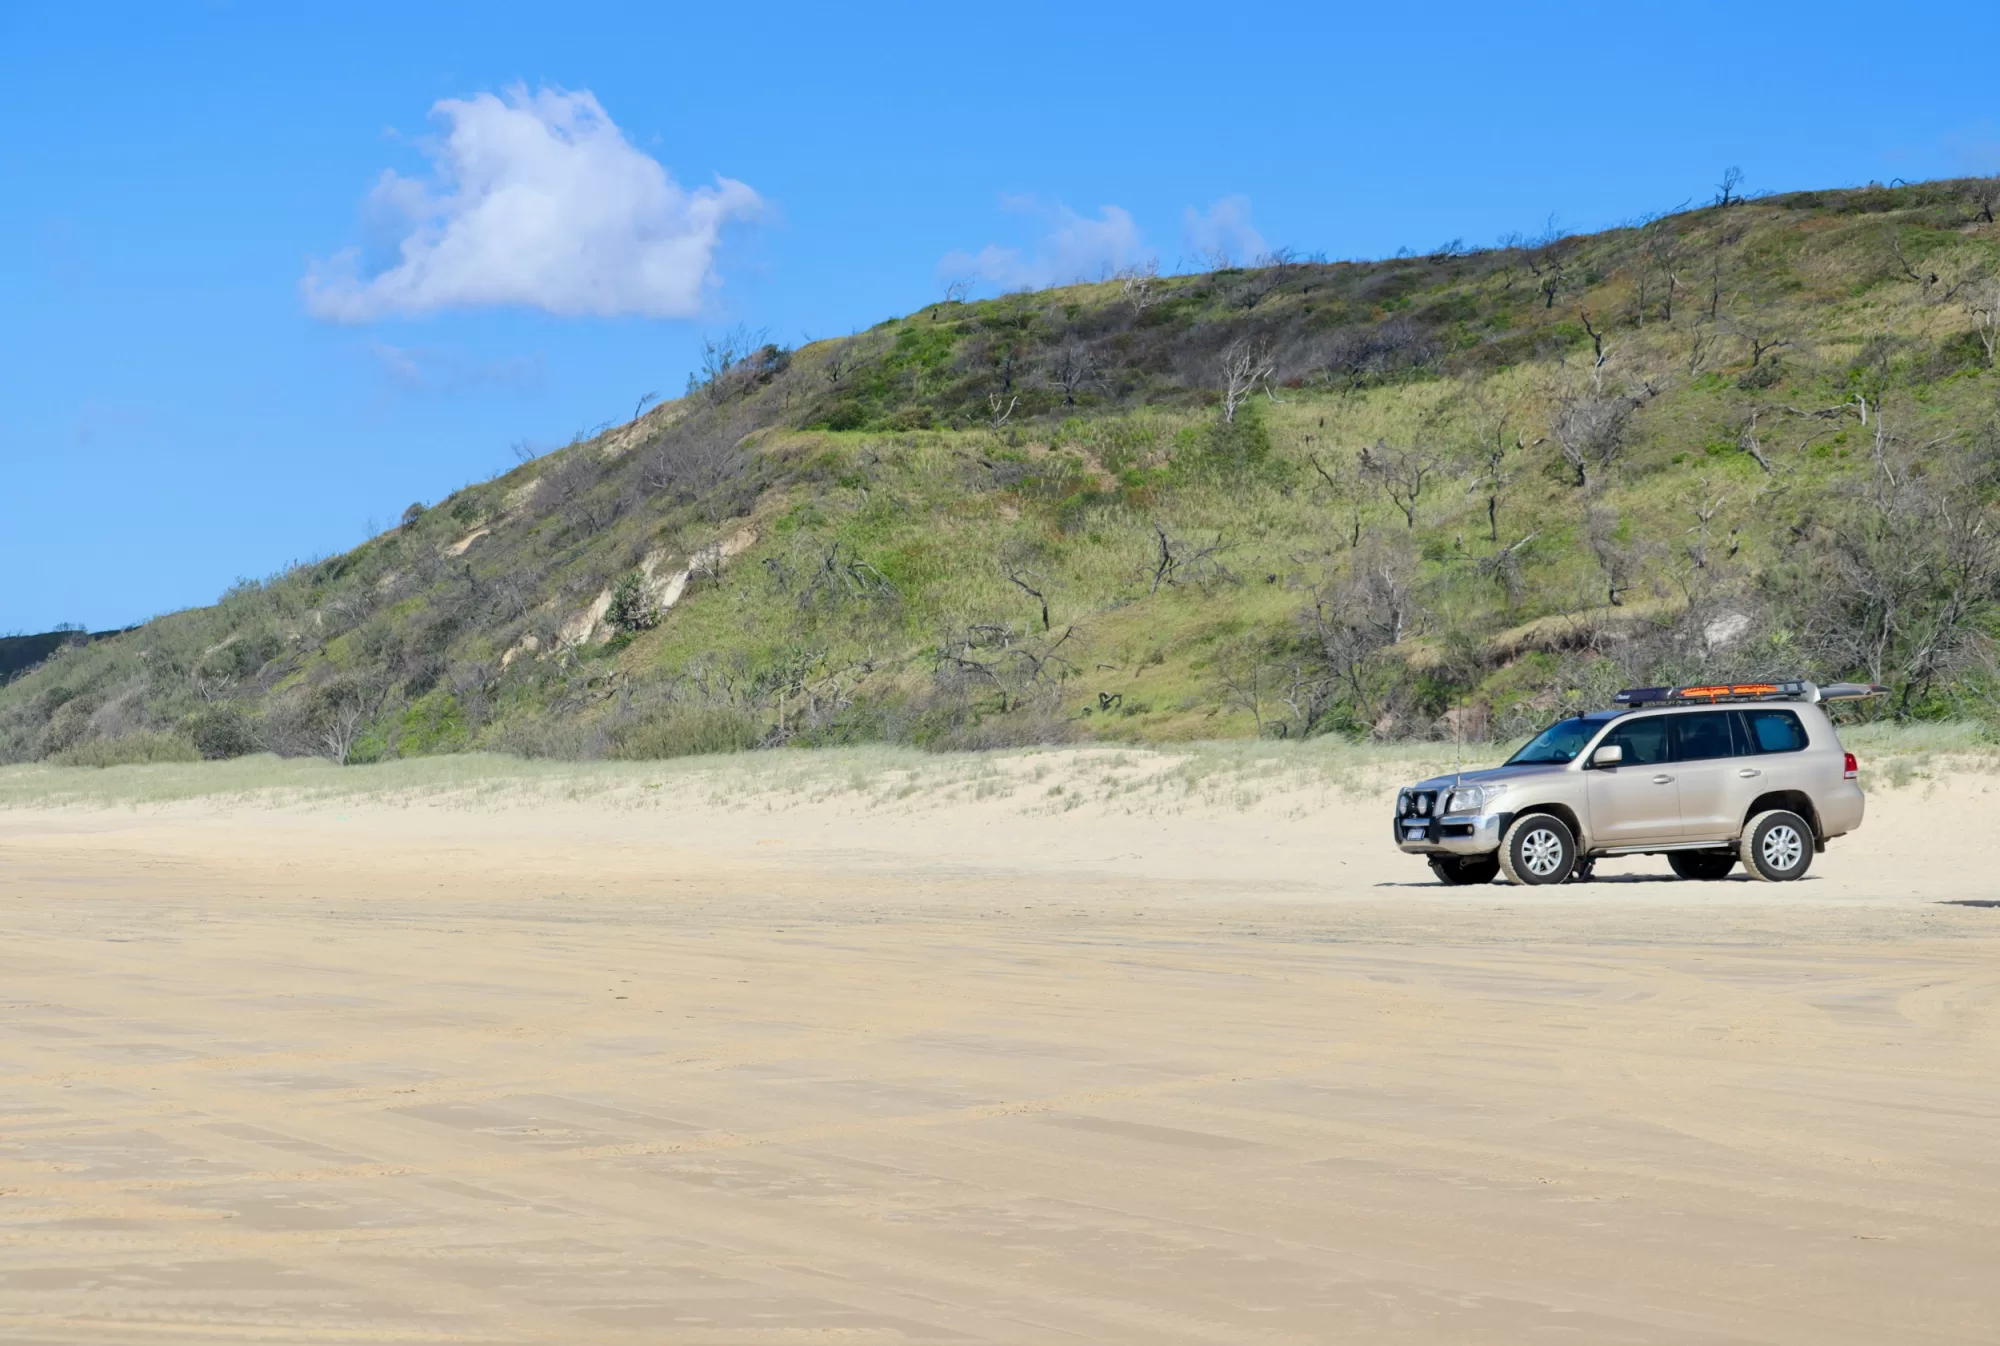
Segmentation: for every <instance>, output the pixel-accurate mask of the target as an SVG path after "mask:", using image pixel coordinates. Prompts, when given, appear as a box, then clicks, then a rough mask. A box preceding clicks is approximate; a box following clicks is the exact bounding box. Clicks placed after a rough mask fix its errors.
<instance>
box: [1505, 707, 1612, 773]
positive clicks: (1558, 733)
mask: <svg viewBox="0 0 2000 1346" xmlns="http://www.w3.org/2000/svg"><path fill="white" fill-rule="evenodd" d="M1600 727H1601V723H1600V722H1597V721H1592V720H1587V719H1585V718H1583V717H1582V716H1581V715H1579V716H1577V717H1576V718H1575V719H1573V720H1558V721H1557V722H1556V723H1554V724H1552V725H1550V726H1549V727H1548V728H1547V729H1544V730H1543V731H1542V732H1541V733H1539V734H1537V735H1535V736H1534V737H1533V738H1531V739H1529V740H1528V741H1527V743H1526V744H1524V745H1523V746H1522V748H1521V751H1519V752H1517V753H1515V754H1514V755H1513V756H1512V757H1509V758H1508V759H1507V761H1506V763H1505V765H1507V766H1540V765H1545V764H1551V763H1553V764H1560V763H1563V762H1574V761H1575V760H1576V755H1577V754H1578V753H1580V752H1582V751H1583V745H1584V744H1586V743H1588V742H1590V739H1591V736H1592V735H1593V734H1595V733H1596V732H1597V731H1598V729H1599V728H1600Z"/></svg>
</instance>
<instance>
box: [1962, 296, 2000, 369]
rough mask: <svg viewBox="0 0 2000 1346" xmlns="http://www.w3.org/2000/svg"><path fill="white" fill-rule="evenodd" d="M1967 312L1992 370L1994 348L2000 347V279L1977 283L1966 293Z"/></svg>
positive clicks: (1988, 366) (1987, 363)
mask: <svg viewBox="0 0 2000 1346" xmlns="http://www.w3.org/2000/svg"><path fill="white" fill-rule="evenodd" d="M1964 303H1965V311H1966V313H1968V314H1969V315H1971V318H1972V330H1973V331H1975V332H1977V333H1978V334H1979V344H1980V345H1981V346H1983V347H1984V348H1985V350H1986V365H1987V368H1989V369H1990V368H1992V366H1993V360H1994V348H1995V346H1996V345H2000V279H1995V278H1993V277H1991V276H1988V277H1985V278H1983V279H1981V280H1978V281H1975V282H1974V283H1973V284H1972V285H1971V286H1970V287H1969V288H1968V289H1967V291H1966V295H1965V300H1964Z"/></svg>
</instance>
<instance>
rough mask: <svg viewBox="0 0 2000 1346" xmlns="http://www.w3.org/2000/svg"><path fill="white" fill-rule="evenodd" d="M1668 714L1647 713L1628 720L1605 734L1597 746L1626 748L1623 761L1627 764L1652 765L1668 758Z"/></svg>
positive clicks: (1669, 717)
mask: <svg viewBox="0 0 2000 1346" xmlns="http://www.w3.org/2000/svg"><path fill="white" fill-rule="evenodd" d="M1671 718H1672V717H1671V716H1667V715H1647V716H1642V717H1641V718H1639V719H1636V720H1626V721H1624V722H1622V723H1621V724H1619V726H1618V727H1617V728H1616V729H1613V730H1612V731H1611V732H1610V733H1608V734H1606V735H1605V736H1604V741H1603V742H1602V743H1600V744H1598V745H1597V746H1598V747H1600V748H1608V747H1610V746H1611V745H1612V744H1614V743H1615V744H1617V745H1618V746H1619V747H1621V748H1623V749H1624V750H1625V756H1624V757H1623V759H1622V762H1623V764H1624V765H1625V766H1651V765H1653V764H1654V763H1655V762H1664V761H1666V760H1667V721H1668V720H1669V719H1671Z"/></svg>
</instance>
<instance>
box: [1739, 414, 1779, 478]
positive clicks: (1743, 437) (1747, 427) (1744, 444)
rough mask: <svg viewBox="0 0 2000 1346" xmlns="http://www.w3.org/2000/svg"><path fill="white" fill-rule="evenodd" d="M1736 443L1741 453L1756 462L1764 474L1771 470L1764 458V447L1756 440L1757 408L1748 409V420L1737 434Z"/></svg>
mask: <svg viewBox="0 0 2000 1346" xmlns="http://www.w3.org/2000/svg"><path fill="white" fill-rule="evenodd" d="M1736 443H1737V446H1738V447H1739V448H1741V449H1742V450H1743V452H1745V453H1747V454H1749V455H1750V456H1751V458H1753V459H1755V460H1756V463H1757V466H1759V467H1761V468H1763V469H1764V470H1765V471H1766V472H1769V471H1770V470H1771V460H1770V459H1769V458H1766V457H1765V456H1764V446H1763V445H1762V444H1761V443H1759V442H1758V440H1757V408H1755V407H1752V408H1750V418H1749V419H1748V420H1746V421H1744V422H1743V428H1742V429H1741V430H1739V431H1738V432H1737V434H1736Z"/></svg>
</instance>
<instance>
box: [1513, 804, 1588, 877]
mask: <svg viewBox="0 0 2000 1346" xmlns="http://www.w3.org/2000/svg"><path fill="white" fill-rule="evenodd" d="M1575 868H1576V837H1575V836H1574V835H1573V834H1571V832H1570V830H1569V828H1568V827H1566V826H1565V825H1564V824H1563V820H1562V819H1560V818H1558V817H1556V816H1555V815H1554V814H1550V813H1530V814H1526V815H1524V816H1522V817H1519V818H1516V819H1515V820H1514V825H1513V826H1511V827H1509V828H1508V829H1507V835H1506V836H1505V837H1503V838H1501V840H1500V870H1501V872H1502V873H1504V874H1505V875H1506V876H1507V881H1508V882H1509V883H1525V884H1543V883H1561V882H1562V881H1563V880H1564V879H1567V878H1568V877H1569V876H1570V871H1571V870H1573V869H1575Z"/></svg>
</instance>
